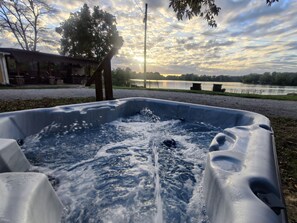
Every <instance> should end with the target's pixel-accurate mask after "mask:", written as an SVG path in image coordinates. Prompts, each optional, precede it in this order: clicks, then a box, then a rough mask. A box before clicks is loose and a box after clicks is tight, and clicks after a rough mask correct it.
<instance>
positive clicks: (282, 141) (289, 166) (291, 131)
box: [0, 98, 297, 223]
mask: <svg viewBox="0 0 297 223" xmlns="http://www.w3.org/2000/svg"><path fill="white" fill-rule="evenodd" d="M94 100H95V98H65V99H41V100H15V101H9V102H7V101H0V112H7V111H15V110H22V109H31V108H41V107H53V106H57V105H65V104H76V103H85V102H92V101H94ZM269 118H270V120H271V124H272V127H273V130H274V133H275V142H276V149H277V155H278V161H279V168H280V174H281V181H282V188H283V193H284V197H285V200H286V204H287V212H288V216H289V222H290V223H297V119H286V118H275V117H269Z"/></svg>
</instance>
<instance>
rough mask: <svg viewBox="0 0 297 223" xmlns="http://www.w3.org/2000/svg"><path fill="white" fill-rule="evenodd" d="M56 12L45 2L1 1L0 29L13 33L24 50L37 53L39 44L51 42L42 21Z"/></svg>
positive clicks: (33, 0) (35, 0) (41, 0)
mask: <svg viewBox="0 0 297 223" xmlns="http://www.w3.org/2000/svg"><path fill="white" fill-rule="evenodd" d="M55 12H56V10H55V9H54V8H53V7H51V6H50V5H49V4H47V3H46V1H43V0H0V29H1V30H4V31H8V32H11V33H12V34H13V35H14V37H15V38H16V40H17V42H18V44H19V45H20V47H21V48H22V49H24V50H31V51H36V49H37V44H38V43H39V42H42V41H43V42H51V40H49V38H46V36H45V34H46V33H47V29H46V28H45V27H44V26H42V24H41V19H42V17H44V16H45V15H53V14H55Z"/></svg>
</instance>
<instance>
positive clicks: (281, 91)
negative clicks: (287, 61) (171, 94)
mask: <svg viewBox="0 0 297 223" xmlns="http://www.w3.org/2000/svg"><path fill="white" fill-rule="evenodd" d="M193 83H201V88H202V90H205V91H212V87H213V84H222V88H225V89H226V92H230V93H240V94H262V95H286V94H290V93H297V86H275V85H260V84H243V83H240V82H211V81H179V80H147V84H146V85H147V86H146V87H147V88H160V89H180V90H190V87H192V84H193ZM131 84H132V85H136V86H139V87H141V86H143V80H141V79H131Z"/></svg>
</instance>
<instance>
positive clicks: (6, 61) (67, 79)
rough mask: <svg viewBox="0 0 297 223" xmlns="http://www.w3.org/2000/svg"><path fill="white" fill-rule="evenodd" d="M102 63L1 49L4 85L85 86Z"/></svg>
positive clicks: (1, 76) (0, 74)
mask: <svg viewBox="0 0 297 223" xmlns="http://www.w3.org/2000/svg"><path fill="white" fill-rule="evenodd" d="M98 64H99V63H98V62H97V61H94V60H87V59H78V58H73V57H66V56H61V55H56V54H48V53H41V52H34V51H26V50H20V49H14V48H0V84H4V85H6V84H7V85H8V84H13V85H23V84H63V83H65V84H84V83H85V82H86V80H87V79H88V78H89V77H90V76H91V74H92V73H93V71H94V70H95V68H96V67H97V66H98Z"/></svg>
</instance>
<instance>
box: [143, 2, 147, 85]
mask: <svg viewBox="0 0 297 223" xmlns="http://www.w3.org/2000/svg"><path fill="white" fill-rule="evenodd" d="M146 32H147V4H145V15H144V63H143V87H144V88H146Z"/></svg>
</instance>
